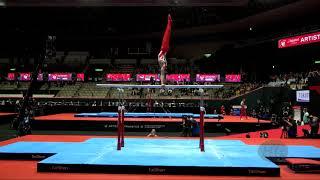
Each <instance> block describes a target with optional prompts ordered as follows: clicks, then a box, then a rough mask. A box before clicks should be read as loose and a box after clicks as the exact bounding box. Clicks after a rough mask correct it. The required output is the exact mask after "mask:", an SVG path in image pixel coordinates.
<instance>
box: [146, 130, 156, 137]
mask: <svg viewBox="0 0 320 180" xmlns="http://www.w3.org/2000/svg"><path fill="white" fill-rule="evenodd" d="M147 137H158V135H157V132H156V130H155V129H152V130H151V132H150V133H149V134H148V135H147Z"/></svg>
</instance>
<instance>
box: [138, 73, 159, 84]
mask: <svg viewBox="0 0 320 180" xmlns="http://www.w3.org/2000/svg"><path fill="white" fill-rule="evenodd" d="M151 77H152V78H153V80H154V81H160V75H159V74H137V75H136V81H142V82H149V81H150V80H151Z"/></svg>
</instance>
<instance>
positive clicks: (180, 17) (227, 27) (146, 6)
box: [0, 0, 320, 59]
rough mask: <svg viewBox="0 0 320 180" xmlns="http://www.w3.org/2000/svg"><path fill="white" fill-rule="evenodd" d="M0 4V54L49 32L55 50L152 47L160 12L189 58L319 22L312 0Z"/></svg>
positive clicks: (21, 0) (177, 48) (30, 0)
mask: <svg viewBox="0 0 320 180" xmlns="http://www.w3.org/2000/svg"><path fill="white" fill-rule="evenodd" d="M39 2H41V3H39ZM0 5H2V8H1V9H0V16H1V17H6V18H3V19H2V22H1V24H2V25H1V29H0V39H1V41H2V42H4V43H2V45H0V47H2V51H1V53H3V52H6V51H14V49H15V48H16V47H19V46H21V47H27V46H28V45H31V44H37V43H36V42H37V41H38V40H39V39H41V38H42V37H44V36H46V35H48V34H53V35H56V36H57V39H58V45H59V46H58V49H59V48H60V49H61V50H67V49H71V50H90V49H92V48H94V49H106V47H139V46H144V45H145V43H146V42H150V43H152V46H153V47H158V46H160V41H161V36H162V33H163V30H164V28H165V25H166V16H167V14H168V13H170V14H171V15H172V17H173V20H174V26H173V36H172V38H173V41H172V47H173V48H172V52H171V53H172V55H173V56H179V57H183V58H189V59H192V58H197V57H199V56H200V55H202V54H203V53H206V52H214V51H216V50H218V49H220V48H221V47H224V46H230V45H231V46H233V47H237V46H246V45H250V44H255V43H259V41H265V40H266V39H265V37H266V36H267V35H268V38H267V40H270V39H273V38H277V37H280V36H284V35H287V33H288V32H290V31H292V30H296V29H297V32H299V31H300V28H302V27H303V28H306V27H307V28H309V27H310V28H314V27H316V28H317V27H318V25H320V23H319V20H318V19H317V17H319V15H320V14H319V7H320V6H319V5H320V3H319V1H318V0H215V1H214V0H204V1H199V0H168V1H166V0H145V1H143V0H120V1H113V0H92V1H85V0H42V1H38V0H10V1H9V0H8V1H4V2H3V3H0ZM250 28H251V30H250ZM305 30H309V29H305ZM269 36H270V37H269ZM261 39H262V40H261ZM37 45H38V44H37Z"/></svg>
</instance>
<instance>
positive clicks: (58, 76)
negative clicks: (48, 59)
mask: <svg viewBox="0 0 320 180" xmlns="http://www.w3.org/2000/svg"><path fill="white" fill-rule="evenodd" d="M48 80H49V81H71V80H72V73H50V74H49V75H48Z"/></svg>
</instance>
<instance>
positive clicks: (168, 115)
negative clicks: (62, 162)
mask: <svg viewBox="0 0 320 180" xmlns="http://www.w3.org/2000/svg"><path fill="white" fill-rule="evenodd" d="M124 115H125V117H135V118H143V117H149V118H150V117H163V118H182V117H185V116H191V117H194V118H199V117H200V114H193V113H130V112H129V113H125V114H124ZM74 116H75V117H118V113H117V112H100V113H80V114H75V115H74ZM204 117H205V118H209V119H223V116H222V115H219V114H205V116H204Z"/></svg>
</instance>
